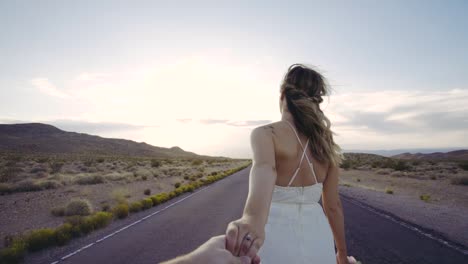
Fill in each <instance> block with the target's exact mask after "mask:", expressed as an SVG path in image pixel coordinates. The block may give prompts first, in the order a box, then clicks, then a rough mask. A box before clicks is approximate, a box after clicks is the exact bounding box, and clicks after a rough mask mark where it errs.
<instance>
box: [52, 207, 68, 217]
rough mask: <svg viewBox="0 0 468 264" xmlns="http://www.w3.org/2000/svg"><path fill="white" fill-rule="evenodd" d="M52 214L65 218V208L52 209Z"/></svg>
mask: <svg viewBox="0 0 468 264" xmlns="http://www.w3.org/2000/svg"><path fill="white" fill-rule="evenodd" d="M50 213H51V214H52V215H53V216H64V215H65V207H63V206H59V207H54V208H52V209H50Z"/></svg>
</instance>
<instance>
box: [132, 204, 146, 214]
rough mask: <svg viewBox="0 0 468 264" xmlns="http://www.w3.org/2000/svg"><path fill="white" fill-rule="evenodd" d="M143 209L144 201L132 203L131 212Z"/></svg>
mask: <svg viewBox="0 0 468 264" xmlns="http://www.w3.org/2000/svg"><path fill="white" fill-rule="evenodd" d="M142 209H143V203H142V202H141V201H136V202H133V203H131V204H130V212H132V213H134V212H138V211H141V210H142Z"/></svg>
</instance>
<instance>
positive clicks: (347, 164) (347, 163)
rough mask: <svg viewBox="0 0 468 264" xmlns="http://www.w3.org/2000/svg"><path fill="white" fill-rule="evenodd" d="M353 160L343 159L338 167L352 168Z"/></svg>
mask: <svg viewBox="0 0 468 264" xmlns="http://www.w3.org/2000/svg"><path fill="white" fill-rule="evenodd" d="M353 166H354V165H353V162H352V161H351V160H348V159H345V160H344V161H343V162H342V163H341V164H340V167H341V168H343V169H345V170H347V169H351V168H353Z"/></svg>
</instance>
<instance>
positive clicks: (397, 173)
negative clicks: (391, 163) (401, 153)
mask: <svg viewBox="0 0 468 264" xmlns="http://www.w3.org/2000/svg"><path fill="white" fill-rule="evenodd" d="M390 176H392V177H402V176H403V174H402V173H401V172H400V171H392V172H391V173H390Z"/></svg>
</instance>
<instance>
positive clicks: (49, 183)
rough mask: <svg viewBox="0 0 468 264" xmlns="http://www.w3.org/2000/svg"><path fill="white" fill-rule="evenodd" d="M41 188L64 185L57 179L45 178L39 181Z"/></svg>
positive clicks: (54, 187)
mask: <svg viewBox="0 0 468 264" xmlns="http://www.w3.org/2000/svg"><path fill="white" fill-rule="evenodd" d="M38 185H39V187H40V188H41V189H57V188H59V187H61V186H62V184H61V183H60V182H59V181H57V180H45V181H40V182H39V183H38Z"/></svg>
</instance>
